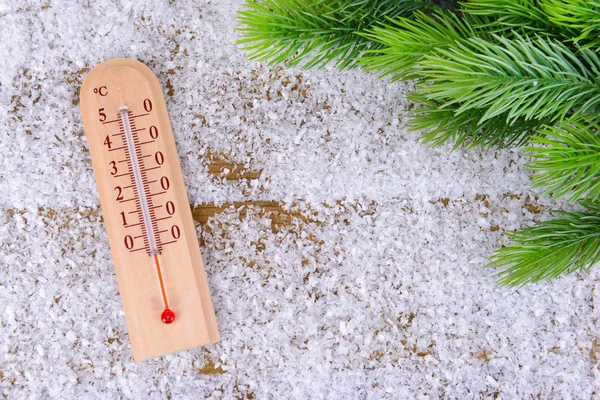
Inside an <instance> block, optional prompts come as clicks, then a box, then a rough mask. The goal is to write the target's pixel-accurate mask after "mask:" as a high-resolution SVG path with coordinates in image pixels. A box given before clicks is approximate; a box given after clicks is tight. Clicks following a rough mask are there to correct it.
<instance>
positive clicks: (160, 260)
mask: <svg viewBox="0 0 600 400" xmlns="http://www.w3.org/2000/svg"><path fill="white" fill-rule="evenodd" d="M80 98H81V114H82V117H83V123H84V127H85V131H86V137H87V141H88V145H89V149H90V156H91V159H92V166H93V168H94V174H95V176H96V183H97V185H98V190H99V194H100V202H101V204H102V211H103V215H104V221H105V222H106V229H107V232H108V238H109V243H110V248H111V252H112V256H113V261H114V264H115V270H116V274H117V281H118V284H119V290H120V293H121V299H122V301H123V307H124V309H125V319H126V321H127V329H128V331H129V335H130V340H131V346H132V350H133V355H134V358H135V359H136V360H143V359H146V358H150V357H156V356H159V355H163V354H167V353H172V352H175V351H179V350H183V349H187V348H190V347H196V346H202V345H205V344H208V343H214V342H217V341H219V332H218V328H217V323H216V319H215V314H214V310H213V305H212V300H211V297H210V292H209V289H208V282H207V279H206V274H205V272H204V266H203V264H202V256H201V254H200V248H199V246H198V238H197V236H196V230H195V228H194V223H193V220H192V213H191V210H190V206H189V202H188V198H187V193H186V190H185V184H184V182H183V176H182V173H181V167H180V165H179V159H178V156H177V150H176V147H175V141H174V138H173V133H172V130H171V124H170V122H169V115H168V112H167V108H166V104H165V101H164V97H163V94H162V90H161V88H160V84H159V82H158V80H157V79H156V77H155V76H154V74H153V73H152V71H150V69H149V68H148V67H146V66H145V65H144V64H142V63H140V62H138V61H134V60H131V59H126V58H117V59H113V60H109V61H106V62H103V63H101V64H99V65H98V66H96V67H95V68H94V69H93V70H92V71H91V72H90V73H89V74H88V75H87V76H86V78H85V80H84V82H83V85H82V87H81V93H80Z"/></svg>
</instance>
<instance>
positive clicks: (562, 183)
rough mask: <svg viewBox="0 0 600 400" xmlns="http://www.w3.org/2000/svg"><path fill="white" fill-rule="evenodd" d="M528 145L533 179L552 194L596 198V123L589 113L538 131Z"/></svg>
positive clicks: (599, 176) (599, 187)
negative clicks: (530, 145)
mask: <svg viewBox="0 0 600 400" xmlns="http://www.w3.org/2000/svg"><path fill="white" fill-rule="evenodd" d="M540 133H541V136H537V137H534V138H533V143H534V144H536V145H541V147H540V146H535V147H528V148H527V152H528V154H529V155H530V156H531V157H532V159H533V160H532V161H531V162H530V163H529V167H530V168H531V169H532V170H533V171H535V172H536V174H535V175H534V177H533V182H534V184H535V185H536V186H541V187H546V190H545V193H546V194H552V195H553V196H554V197H562V196H569V197H570V200H572V201H576V200H579V199H583V198H589V199H590V200H593V201H596V200H598V199H600V135H599V133H600V126H599V125H598V123H597V122H595V121H594V120H593V118H592V117H591V116H585V117H582V118H581V119H579V120H566V121H564V122H561V123H558V124H556V125H554V126H551V127H546V128H544V129H542V130H541V132H540Z"/></svg>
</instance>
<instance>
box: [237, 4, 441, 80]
mask: <svg viewBox="0 0 600 400" xmlns="http://www.w3.org/2000/svg"><path fill="white" fill-rule="evenodd" d="M435 7H436V6H435V5H434V4H433V3H432V2H430V1H428V0H260V1H252V0H247V1H246V2H245V8H244V9H243V10H241V11H239V16H238V21H239V22H240V23H241V24H242V27H241V28H238V30H239V31H240V32H241V35H240V39H239V40H238V41H237V43H238V44H239V45H240V47H241V48H242V50H246V51H248V58H250V59H252V60H256V61H265V62H267V63H268V64H270V65H274V64H286V65H288V66H296V65H301V66H302V67H303V68H311V67H323V66H324V65H326V64H328V63H330V62H334V61H335V65H336V66H337V67H338V68H349V67H352V66H353V65H354V62H355V59H356V58H357V57H358V56H359V55H360V54H361V53H362V52H364V51H365V50H367V49H374V48H379V47H381V45H375V44H373V43H372V42H371V40H369V39H367V38H366V37H364V36H361V35H359V34H358V33H360V32H363V31H366V30H367V29H368V28H370V27H371V26H373V25H374V24H375V23H377V22H378V21H382V20H384V19H385V18H394V17H397V16H401V15H404V16H407V15H410V14H412V12H413V11H415V10H418V9H430V8H435Z"/></svg>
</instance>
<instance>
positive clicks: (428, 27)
mask: <svg viewBox="0 0 600 400" xmlns="http://www.w3.org/2000/svg"><path fill="white" fill-rule="evenodd" d="M360 35H361V36H363V37H365V38H367V39H369V40H372V41H373V42H374V43H376V44H379V45H381V46H380V48H378V49H377V50H367V51H365V55H363V56H361V57H360V58H359V59H358V64H359V65H361V66H362V67H364V68H365V69H366V70H368V71H377V72H378V73H379V75H380V76H385V75H392V81H394V80H397V79H403V80H408V79H418V78H419V77H420V75H419V73H418V72H417V71H418V61H419V60H421V59H422V58H423V56H425V55H427V54H429V53H430V52H431V51H432V50H434V49H440V48H445V47H447V46H449V45H451V44H452V43H454V42H456V41H459V40H466V39H468V38H470V37H474V36H477V33H476V32H475V29H474V28H473V26H472V25H471V22H470V20H466V19H463V18H461V17H459V16H457V15H456V14H452V13H448V12H436V13H432V14H425V13H423V12H422V11H416V12H415V13H414V14H413V15H412V16H411V17H410V18H402V17H398V18H394V19H390V22H389V23H388V24H382V25H379V26H376V27H374V28H372V29H370V30H368V31H366V32H364V33H361V34H360ZM416 65H417V66H416ZM413 67H414V68H413Z"/></svg>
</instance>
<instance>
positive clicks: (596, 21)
mask: <svg viewBox="0 0 600 400" xmlns="http://www.w3.org/2000/svg"><path fill="white" fill-rule="evenodd" d="M540 6H541V9H542V10H543V12H544V14H545V15H547V17H548V20H549V21H550V22H551V23H552V24H553V25H554V28H555V30H556V31H559V32H562V33H563V36H566V37H567V38H568V39H569V40H571V41H572V42H574V43H578V44H580V45H581V46H582V47H583V48H593V49H596V50H597V49H598V48H600V37H599V36H600V2H598V1H590V0H569V1H564V0H540Z"/></svg>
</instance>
